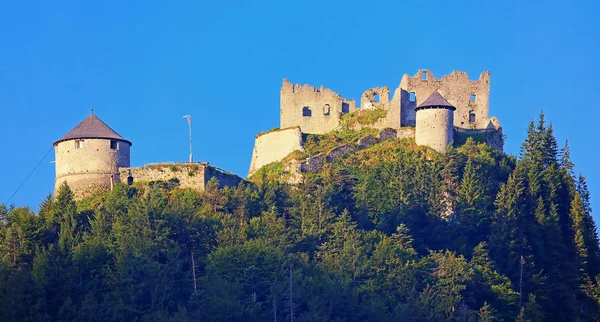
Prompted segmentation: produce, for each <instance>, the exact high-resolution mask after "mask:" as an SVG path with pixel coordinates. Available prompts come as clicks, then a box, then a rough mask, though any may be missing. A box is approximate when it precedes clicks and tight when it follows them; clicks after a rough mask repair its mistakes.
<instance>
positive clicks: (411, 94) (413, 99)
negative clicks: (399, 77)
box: [410, 92, 417, 102]
mask: <svg viewBox="0 0 600 322" xmlns="http://www.w3.org/2000/svg"><path fill="white" fill-rule="evenodd" d="M410 101H411V102H416V101H417V96H416V95H415V92H410Z"/></svg>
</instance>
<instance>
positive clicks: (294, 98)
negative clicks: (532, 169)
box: [280, 69, 500, 134]
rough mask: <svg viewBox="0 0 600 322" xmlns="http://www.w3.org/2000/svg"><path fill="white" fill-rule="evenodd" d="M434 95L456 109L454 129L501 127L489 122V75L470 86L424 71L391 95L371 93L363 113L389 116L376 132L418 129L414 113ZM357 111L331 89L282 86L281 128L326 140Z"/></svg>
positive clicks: (463, 77) (364, 98)
mask: <svg viewBox="0 0 600 322" xmlns="http://www.w3.org/2000/svg"><path fill="white" fill-rule="evenodd" d="M436 90H437V91H438V92H440V94H442V96H444V98H446V100H448V102H450V103H451V104H452V105H453V106H454V107H456V111H455V115H454V126H455V127H457V128H463V129H485V128H488V129H491V128H498V127H499V126H500V124H499V123H498V120H497V119H496V118H489V117H488V109H489V92H490V72H489V71H487V72H483V73H481V75H480V76H479V79H477V80H469V77H468V75H467V73H465V72H458V71H453V72H452V73H451V74H450V75H445V76H442V77H441V78H439V79H438V78H435V76H434V75H433V73H432V72H430V71H429V70H426V69H421V70H419V71H418V72H417V74H416V75H415V76H412V77H411V76H409V75H407V74H405V75H404V76H403V77H402V80H401V81H400V85H399V86H398V87H397V88H396V90H395V91H394V94H393V95H391V91H390V89H389V88H388V87H387V86H383V87H375V88H370V89H367V90H366V91H365V92H363V94H362V95H361V99H360V108H361V109H369V108H381V109H384V110H386V111H387V115H386V117H385V118H383V119H380V120H378V122H377V123H376V124H374V125H373V126H372V127H375V128H379V129H382V128H387V127H389V128H394V129H396V128H400V127H403V126H415V124H416V113H415V108H416V107H417V106H418V105H419V104H420V103H421V102H423V101H424V100H425V99H426V98H427V97H429V96H430V95H431V94H432V93H433V92H435V91H436ZM356 110H357V106H356V104H355V101H354V100H348V99H345V98H342V97H341V95H339V94H337V93H335V92H334V91H332V90H330V89H328V88H323V87H315V86H310V85H298V84H297V85H294V84H292V83H290V82H288V81H287V79H284V80H283V85H282V87H281V102H280V117H281V124H280V127H281V128H287V127H291V126H299V127H300V128H301V130H302V133H311V134H323V133H327V132H329V131H331V130H334V129H336V128H338V126H339V124H340V118H341V115H343V114H346V113H351V112H354V111H356ZM309 112H310V113H309Z"/></svg>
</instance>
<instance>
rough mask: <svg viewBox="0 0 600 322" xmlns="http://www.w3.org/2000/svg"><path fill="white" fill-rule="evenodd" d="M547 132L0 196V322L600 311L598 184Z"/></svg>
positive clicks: (347, 140) (536, 129)
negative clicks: (241, 171)
mask: <svg viewBox="0 0 600 322" xmlns="http://www.w3.org/2000/svg"><path fill="white" fill-rule="evenodd" d="M368 131H373V130H363V132H356V131H340V132H336V133H330V134H327V135H323V136H307V137H306V140H307V141H310V142H307V146H308V149H307V154H309V155H310V154H313V153H323V152H327V151H329V150H330V149H331V148H334V147H337V146H339V145H341V144H353V143H354V142H356V140H357V139H358V138H359V137H362V136H365V135H367V134H368V133H372V132H368ZM553 136H554V135H553V133H552V130H551V127H546V126H545V125H544V122H543V116H542V117H540V121H539V122H538V124H535V122H532V124H531V125H530V127H529V131H528V137H527V139H526V141H525V143H524V144H523V150H522V154H521V156H520V159H519V160H518V161H517V160H516V159H515V158H513V157H509V156H506V155H504V154H502V153H499V152H498V151H495V150H493V149H492V148H490V147H489V146H488V145H486V144H482V143H476V142H475V141H474V140H471V139H469V140H466V142H465V144H463V145H461V146H458V147H451V148H450V149H448V151H447V152H446V153H445V154H439V153H437V152H435V151H433V150H432V149H429V148H426V147H419V146H417V145H416V144H415V142H414V141H413V140H388V141H385V142H382V143H379V144H376V145H373V146H371V147H369V148H367V149H364V150H361V151H358V152H356V153H353V154H351V155H349V156H346V157H344V158H341V159H340V160H339V162H335V163H332V164H327V166H325V167H324V169H323V171H321V172H319V173H310V174H307V175H306V176H305V178H304V181H303V182H302V183H300V184H298V185H295V186H291V185H288V184H284V183H281V180H282V179H283V180H285V176H286V175H287V174H286V173H285V171H284V165H283V163H275V164H271V165H268V166H266V167H264V168H263V169H261V170H260V171H258V172H257V174H255V176H254V177H253V178H252V180H253V181H254V182H253V183H252V184H240V185H239V186H238V187H235V188H220V185H219V182H218V181H217V180H211V181H209V182H208V183H207V184H206V186H205V190H204V191H202V192H198V191H195V190H191V189H179V188H177V184H176V182H171V183H170V184H169V183H167V182H146V183H136V184H135V185H133V186H127V185H115V187H114V189H113V191H109V192H106V193H103V194H100V195H97V196H94V197H92V198H90V199H88V200H84V201H82V202H77V203H76V202H75V201H74V199H73V193H72V192H71V191H70V189H69V188H68V186H66V185H64V186H62V187H61V188H60V190H59V193H58V194H57V195H56V196H55V197H54V198H52V197H48V198H47V199H46V200H45V201H44V202H43V203H42V205H41V206H40V210H39V212H38V214H35V213H34V212H33V211H31V210H30V209H27V208H15V207H12V206H11V207H7V206H4V205H0V321H63V320H65V321H66V320H69V321H171V320H172V321H267V320H277V321H287V320H291V319H292V318H293V319H294V320H295V321H514V320H516V321H550V320H551V321H578V320H579V321H598V320H600V275H599V274H600V272H599V270H600V268H599V267H600V263H599V259H600V245H599V242H598V234H597V231H596V224H595V223H594V221H593V218H592V216H591V209H590V203H589V200H590V195H589V191H588V188H587V183H586V182H585V178H584V177H582V176H581V177H580V178H574V177H573V174H572V168H573V164H572V163H571V161H570V160H569V155H568V153H565V151H567V152H568V149H563V154H562V155H561V154H560V153H559V152H558V149H557V148H556V142H555V140H554V137H553ZM297 156H298V155H297ZM298 157H300V156H298ZM189 170H190V171H191V170H192V169H189Z"/></svg>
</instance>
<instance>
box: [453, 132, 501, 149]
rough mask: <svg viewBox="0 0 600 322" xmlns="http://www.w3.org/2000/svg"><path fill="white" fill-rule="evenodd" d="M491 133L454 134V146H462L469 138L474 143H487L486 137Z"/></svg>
mask: <svg viewBox="0 0 600 322" xmlns="http://www.w3.org/2000/svg"><path fill="white" fill-rule="evenodd" d="M493 133H494V132H481V131H467V132H456V133H455V135H454V146H456V147H459V146H462V145H464V144H465V143H467V139H469V138H471V140H473V141H474V142H475V143H487V136H488V135H491V134H493Z"/></svg>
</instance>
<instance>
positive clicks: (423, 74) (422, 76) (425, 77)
mask: <svg viewBox="0 0 600 322" xmlns="http://www.w3.org/2000/svg"><path fill="white" fill-rule="evenodd" d="M421 79H422V80H427V72H422V73H421Z"/></svg>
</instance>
